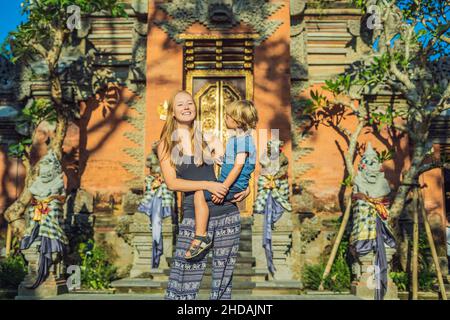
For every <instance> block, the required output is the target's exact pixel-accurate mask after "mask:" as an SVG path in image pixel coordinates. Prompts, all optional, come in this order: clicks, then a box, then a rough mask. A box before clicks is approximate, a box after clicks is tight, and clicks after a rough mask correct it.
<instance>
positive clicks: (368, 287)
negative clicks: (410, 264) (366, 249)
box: [351, 247, 398, 300]
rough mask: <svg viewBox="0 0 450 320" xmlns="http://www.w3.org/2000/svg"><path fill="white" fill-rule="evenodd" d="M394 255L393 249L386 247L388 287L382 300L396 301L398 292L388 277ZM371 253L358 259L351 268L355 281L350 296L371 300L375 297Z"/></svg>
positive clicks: (372, 255) (373, 257) (372, 256)
mask: <svg viewBox="0 0 450 320" xmlns="http://www.w3.org/2000/svg"><path fill="white" fill-rule="evenodd" d="M394 253H395V249H392V248H389V247H386V260H387V263H388V271H387V273H388V287H387V291H386V295H385V296H384V300H398V290H397V286H396V285H395V283H394V282H393V281H392V279H391V278H390V277H389V273H390V271H391V267H390V264H391V261H392V256H393V255H394ZM374 259H375V256H374V254H373V253H368V254H366V255H365V256H362V257H360V258H359V262H360V263H358V262H356V263H354V264H353V266H352V273H353V274H354V276H355V280H354V281H353V282H352V285H351V292H352V294H354V295H356V296H357V297H359V298H362V299H367V300H373V299H374V296H375V285H376V282H375V278H374V272H375V270H374V267H373V265H374V261H375V260H374Z"/></svg>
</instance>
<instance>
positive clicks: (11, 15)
mask: <svg viewBox="0 0 450 320" xmlns="http://www.w3.org/2000/svg"><path fill="white" fill-rule="evenodd" d="M0 1H1V10H0V44H1V43H3V41H4V40H5V38H6V36H7V35H8V32H10V31H13V30H15V29H16V27H17V26H18V25H19V24H20V22H21V21H22V19H23V17H22V15H21V14H20V12H21V8H20V3H21V2H22V1H21V0H0Z"/></svg>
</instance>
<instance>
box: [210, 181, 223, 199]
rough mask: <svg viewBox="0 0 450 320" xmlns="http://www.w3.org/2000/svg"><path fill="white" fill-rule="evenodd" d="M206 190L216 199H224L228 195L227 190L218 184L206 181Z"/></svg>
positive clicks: (221, 184)
mask: <svg viewBox="0 0 450 320" xmlns="http://www.w3.org/2000/svg"><path fill="white" fill-rule="evenodd" d="M206 190H208V191H209V192H211V193H212V194H213V195H215V196H216V197H217V198H224V197H225V196H226V195H227V193H228V188H227V187H226V186H225V185H224V184H223V183H220V182H214V181H208V184H207V187H206Z"/></svg>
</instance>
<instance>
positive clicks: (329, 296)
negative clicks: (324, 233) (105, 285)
mask: <svg viewBox="0 0 450 320" xmlns="http://www.w3.org/2000/svg"><path fill="white" fill-rule="evenodd" d="M199 299H200V300H207V299H208V296H207V295H200V296H199ZM47 300H163V297H162V296H161V295H160V294H136V293H134V294H88V293H68V294H63V295H60V296H57V297H53V298H49V299H47ZM233 300H360V299H359V298H357V297H355V296H353V295H350V294H333V293H320V294H319V293H310V294H302V295H282V296H252V295H245V296H244V295H242V296H240V295H235V296H233Z"/></svg>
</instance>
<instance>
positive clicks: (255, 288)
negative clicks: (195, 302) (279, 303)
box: [111, 276, 302, 298]
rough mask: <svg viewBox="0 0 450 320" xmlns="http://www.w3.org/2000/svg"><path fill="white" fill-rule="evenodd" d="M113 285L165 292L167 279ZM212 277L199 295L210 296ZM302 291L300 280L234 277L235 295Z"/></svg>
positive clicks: (126, 289) (122, 289) (125, 289)
mask: <svg viewBox="0 0 450 320" xmlns="http://www.w3.org/2000/svg"><path fill="white" fill-rule="evenodd" d="M111 285H112V287H113V288H114V289H115V290H116V291H115V292H116V293H155V294H156V293H160V294H164V292H165V290H166V288H167V281H156V280H150V279H145V278H127V279H121V280H117V281H114V282H113V283H112V284H111ZM210 290H211V279H210V278H208V277H207V276H205V277H203V279H202V283H201V284H200V291H199V297H200V298H201V296H205V295H206V296H209V292H210ZM301 291H302V284H301V282H300V281H294V280H292V281H281V280H274V281H260V282H253V281H249V280H247V281H245V280H243V281H237V279H235V278H233V295H239V294H247V295H258V296H271V295H273V296H279V295H299V294H301Z"/></svg>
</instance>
